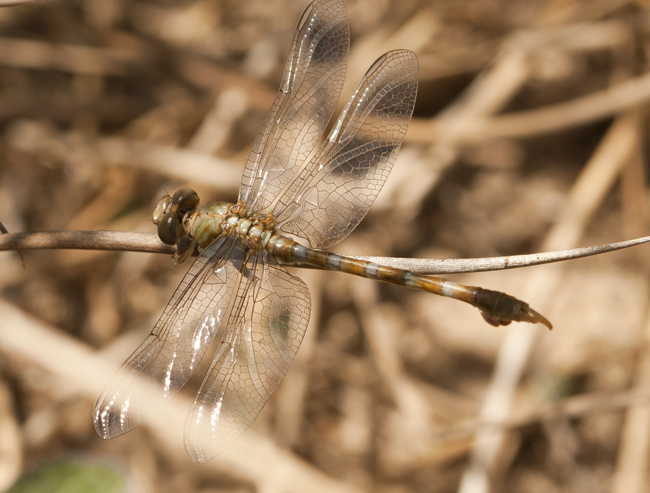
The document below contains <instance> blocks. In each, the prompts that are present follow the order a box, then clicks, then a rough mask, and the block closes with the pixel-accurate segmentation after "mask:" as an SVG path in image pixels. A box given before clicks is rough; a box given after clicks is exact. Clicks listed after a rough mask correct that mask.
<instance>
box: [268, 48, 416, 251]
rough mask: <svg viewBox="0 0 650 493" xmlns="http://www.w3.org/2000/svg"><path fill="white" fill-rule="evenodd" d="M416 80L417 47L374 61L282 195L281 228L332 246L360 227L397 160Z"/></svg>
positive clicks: (277, 209)
mask: <svg viewBox="0 0 650 493" xmlns="http://www.w3.org/2000/svg"><path fill="white" fill-rule="evenodd" d="M417 87H418V60H417V57H416V56H415V53H413V52H411V51H408V50H396V51H391V52H389V53H386V54H385V55H383V56H382V57H380V58H379V59H378V60H377V61H376V62H375V63H374V64H373V65H372V67H371V68H370V69H369V70H368V72H366V74H365V75H364V77H363V78H362V79H361V82H360V83H359V85H358V86H357V89H356V91H355V92H354V94H353V95H352V97H351V99H350V101H349V102H348V104H347V106H346V107H345V110H344V111H343V113H342V114H341V116H340V117H339V119H338V121H337V122H336V125H335V126H334V128H333V129H332V131H331V133H330V135H329V136H328V138H327V140H326V141H325V143H324V144H323V146H322V147H321V149H320V150H319V152H318V153H317V154H316V155H315V156H314V158H313V159H312V160H311V162H310V164H309V166H307V167H306V168H305V169H304V170H303V171H302V173H301V175H300V176H298V177H297V178H296V180H295V181H294V182H293V183H291V184H290V186H289V187H287V188H286V191H285V193H284V194H283V195H281V196H280V197H279V199H278V201H277V203H276V205H275V206H274V209H273V212H274V214H275V216H276V218H277V223H276V224H277V225H278V229H279V230H281V231H283V232H285V233H290V234H295V235H296V236H299V237H302V238H305V239H307V240H309V242H310V244H311V246H312V247H313V248H327V247H330V246H332V245H334V244H336V243H338V242H339V241H341V240H342V239H343V238H345V237H346V236H347V235H348V234H350V233H351V232H352V230H354V228H356V227H357V225H358V224H359V222H360V221H361V219H363V217H364V216H365V215H366V212H368V209H369V208H370V207H371V206H372V204H373V202H374V201H375V198H376V197H377V195H378V194H379V192H380V190H381V188H382V187H383V185H384V182H385V181H386V178H387V177H388V174H389V173H390V171H391V169H392V167H393V163H394V162H395V158H396V157H397V152H398V151H399V148H400V146H401V144H402V140H403V138H404V134H406V130H407V129H408V125H409V123H410V121H411V116H412V115H413V107H414V106H415V97H416V95H417Z"/></svg>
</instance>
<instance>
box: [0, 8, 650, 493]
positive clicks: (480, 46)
mask: <svg viewBox="0 0 650 493" xmlns="http://www.w3.org/2000/svg"><path fill="white" fill-rule="evenodd" d="M4 3H8V2H1V3H0V4H4ZM13 3H21V2H13ZM23 3H29V5H14V6H9V7H6V8H2V9H0V221H2V223H3V224H4V225H5V226H6V228H7V229H8V230H9V231H11V232H18V231H42V230H64V229H67V230H121V231H143V232H154V228H153V226H152V225H151V219H150V218H151V211H152V209H153V207H154V205H155V203H156V201H157V199H158V198H159V197H160V196H161V195H162V194H163V193H164V191H165V190H174V189H176V188H177V186H178V185H181V184H183V185H185V184H188V185H191V186H193V187H194V188H196V189H197V190H198V191H199V195H200V196H201V197H203V199H204V200H215V199H219V200H229V201H233V200H234V199H235V198H236V194H237V189H238V185H239V176H240V174H241V168H242V166H243V162H244V159H245V157H246V154H247V152H248V150H249V148H250V145H251V143H252V140H253V139H254V137H255V135H256V132H257V130H258V128H259V125H260V123H261V121H262V119H263V117H264V116H265V114H266V111H267V110H268V108H269V106H270V103H271V101H272V98H273V96H274V94H275V91H276V88H277V86H278V81H279V77H280V75H281V71H282V68H283V66H284V58H285V56H286V53H287V51H288V49H289V43H290V39H291V36H292V35H293V29H294V27H295V23H296V22H297V20H298V18H299V16H300V13H301V11H302V10H303V9H304V7H305V5H306V2H305V1H298V0H264V1H261V0H197V1H192V2H190V1H181V0H150V1H144V0H103V1H101V2H98V1H95V0H74V1H68V2H63V1H60V0H58V1H51V2H23ZM346 5H347V7H348V15H349V18H350V27H351V30H352V45H351V54H350V62H349V68H348V76H347V82H346V84H347V86H346V87H347V90H346V89H344V96H343V98H342V100H345V99H346V98H347V96H348V95H349V93H350V92H351V91H352V89H353V87H354V85H355V84H356V83H357V81H358V79H359V77H360V76H361V75H362V74H363V72H364V71H365V70H366V68H367V67H368V66H369V65H370V64H371V63H372V61H373V60H374V59H375V58H376V57H377V56H379V55H381V54H382V53H384V52H385V51H387V50H390V49H395V48H408V49H411V50H414V51H415V52H416V53H417V54H418V56H419V59H420V69H421V82H420V91H419V94H418V103H417V106H416V115H415V118H414V121H413V123H412V125H411V129H410V131H409V133H408V134H407V137H406V142H405V145H404V146H403V148H402V151H401V153H400V156H399V158H398V161H397V163H396V166H395V168H394V170H393V173H392V175H391V177H390V178H389V180H388V183H387V184H386V186H385V188H384V191H383V192H382V194H381V195H380V196H379V198H378V200H377V203H376V205H375V206H374V207H373V208H372V209H371V212H370V213H369V214H368V216H367V218H366V219H365V220H364V221H363V222H362V224H361V225H360V227H359V228H358V230H357V231H356V232H355V233H353V234H352V235H351V237H350V238H348V239H347V240H345V242H344V243H342V244H340V245H338V246H337V247H336V248H335V249H334V250H335V251H337V252H339V253H346V254H350V255H378V256H398V257H431V258H434V257H447V258H454V257H485V256H495V255H513V254H521V253H530V252H535V251H547V250H559V249H566V248H572V247H575V246H585V245H595V244H601V243H607V242H612V241H618V240H621V239H625V238H633V237H636V236H643V235H645V234H647V230H648V222H647V212H646V211H647V208H648V207H647V202H648V201H647V194H646V178H645V157H644V148H645V144H646V140H647V137H648V128H647V112H646V106H647V101H649V100H650V75H648V73H647V65H648V50H649V49H650V4H648V2H645V1H643V0H637V1H626V0H595V1H590V2H586V1H579V0H568V1H567V0H534V1H528V0H519V1H514V2H513V1H507V0H481V1H474V0H444V1H438V2H427V1H424V0H402V1H399V2H397V1H393V0H379V1H378V0H349V1H347V2H346ZM24 257H25V267H24V268H23V265H22V263H21V260H20V258H19V257H18V256H17V255H15V254H10V253H2V254H0V288H1V290H2V291H1V292H2V299H1V300H0V490H3V489H7V488H9V486H10V485H11V484H13V482H14V481H15V480H16V478H17V477H18V476H20V475H21V474H23V473H25V472H28V471H31V470H34V469H36V468H38V467H39V466H40V465H42V464H44V463H51V462H52V461H55V460H59V459H62V458H73V459H75V460H76V459H78V458H83V459H84V460H90V461H92V462H93V463H99V464H109V465H117V466H116V467H118V469H119V471H120V473H121V474H123V475H124V478H125V481H126V482H127V483H128V484H129V485H130V487H131V488H132V490H130V491H138V492H147V491H156V492H166V491H169V492H177V491H183V492H194V491H196V492H202V493H208V492H217V491H224V492H225V491H228V492H235V491H265V492H268V491H296V492H304V491H310V492H313V491H323V492H324V491H327V492H332V491H346V492H355V491H375V492H384V493H398V492H400V493H401V492H409V491H413V492H450V491H459V492H462V493H474V492H477V493H478V492H483V491H504V492H518V493H528V492H530V493H534V492H541V491H543V492H545V493H553V492H577V491H589V492H605V491H612V492H614V493H623V492H625V493H628V492H643V491H647V489H648V487H647V486H646V485H647V484H648V480H647V477H646V475H647V469H648V467H647V465H648V461H649V460H650V458H649V456H648V455H649V454H648V452H649V448H650V410H649V407H648V396H649V395H650V353H649V352H648V338H649V337H650V322H649V321H648V318H647V305H648V304H647V299H648V260H647V247H639V248H637V249H634V250H629V251H623V252H618V253H613V254H608V255H606V256H601V257H595V258H590V259H586V260H577V261H573V262H569V263H564V264H554V265H550V266H541V267H534V268H531V269H522V270H515V271H504V272H499V273H482V274H472V275H462V276H454V277H453V279H454V280H462V282H463V283H464V284H473V285H480V286H483V287H486V288H491V289H497V290H503V291H506V292H509V293H511V294H513V295H515V296H517V297H519V298H521V299H524V300H526V301H528V302H530V303H531V305H532V306H533V307H534V308H535V309H537V310H539V311H540V312H541V313H543V314H544V315H546V316H547V317H548V318H549V319H550V320H551V321H552V322H553V324H554V326H555V329H554V330H553V331H552V332H547V331H543V330H541V329H539V328H538V327H530V326H528V325H523V324H514V325H513V326H511V327H508V328H505V329H496V328H492V327H489V326H487V325H486V324H485V323H484V322H483V320H481V318H480V317H479V316H478V315H477V314H476V312H475V310H473V309H470V308H468V307H465V306H461V304H460V303H456V302H453V301H449V300H444V299H437V298H436V297H434V296H431V295H427V294H422V293H417V292H411V291H408V290H406V289H400V288H397V287H392V286H384V285H378V284H375V283H372V282H371V281H367V280H359V279H354V278H352V277H351V276H345V275H342V274H335V273H329V272H325V273H321V272H312V271H300V272H299V275H300V276H301V277H302V278H303V279H304V280H305V281H306V282H307V283H308V285H309V287H310V291H311V295H312V303H313V308H312V310H313V315H312V320H311V326H310V330H309V332H308V334H307V336H306V340H305V341H304V342H303V346H302V348H301V350H300V352H299V353H298V356H297V358H296V361H295V362H294V364H293V367H292V369H291V370H290V372H289V374H288V375H287V377H286V379H285V381H284V383H283V384H282V386H281V387H280V389H279V390H278V391H277V392H276V394H275V395H274V396H273V397H272V399H271V401H270V402H269V404H268V405H267V407H266V408H265V410H264V411H263V413H262V414H261V416H260V418H259V419H258V420H257V422H256V423H255V424H254V426H253V429H252V430H251V431H249V432H248V433H246V434H245V435H244V437H243V438H242V440H240V442H238V444H237V445H236V446H235V447H233V449H232V450H230V451H228V452H227V453H226V454H224V456H223V457H221V456H220V457H218V458H217V459H215V460H213V461H212V462H210V463H208V464H206V465H203V466H197V465H194V464H192V463H191V461H190V459H189V457H188V456H187V455H186V454H185V452H184V450H183V441H182V427H183V419H184V413H185V412H186V409H187V407H188V403H189V399H191V396H192V393H193V392H194V391H195V390H196V388H197V386H198V383H199V382H200V378H195V379H193V380H192V381H191V382H190V384H188V386H187V388H186V389H185V390H184V391H183V392H182V394H181V395H180V396H179V397H178V398H176V399H174V401H173V403H172V404H171V405H170V406H169V407H168V408H165V409H163V410H161V411H160V413H159V414H158V415H157V416H156V417H155V419H153V420H152V421H151V423H149V424H148V425H147V426H144V427H141V429H138V430H136V431H135V432H132V433H130V434H128V435H126V436H124V437H122V438H119V439H116V440H112V441H102V440H101V439H100V438H99V437H97V436H96V434H95V432H94V430H93V427H92V423H91V410H92V406H93V404H94V401H95V399H96V397H97V396H98V394H99V393H100V392H101V390H102V388H103V386H104V384H105V383H106V381H107V379H108V378H109V377H110V375H111V374H112V373H113V371H114V370H115V369H116V366H117V365H118V364H120V363H121V362H122V361H123V360H124V359H125V358H126V357H127V356H128V355H129V354H130V352H131V351H132V350H133V349H134V348H135V347H136V346H137V344H139V342H140V341H141V340H142V339H143V338H144V337H145V335H146V334H147V333H148V331H149V330H150V328H151V327H152V326H153V323H154V321H155V318H156V317H157V315H158V314H159V313H160V311H161V310H162V307H163V306H164V304H165V303H166V301H167V299H168V298H169V296H170V294H171V292H172V290H173V289H174V287H175V286H176V285H177V284H178V282H179V280H180V278H181V276H182V274H183V272H184V271H185V268H180V269H175V268H174V267H173V266H172V264H171V261H170V259H169V257H168V256H166V255H156V254H147V253H134V252H130V253H117V252H106V251H100V252H97V251H33V252H26V253H25V254H24ZM199 373H200V372H199Z"/></svg>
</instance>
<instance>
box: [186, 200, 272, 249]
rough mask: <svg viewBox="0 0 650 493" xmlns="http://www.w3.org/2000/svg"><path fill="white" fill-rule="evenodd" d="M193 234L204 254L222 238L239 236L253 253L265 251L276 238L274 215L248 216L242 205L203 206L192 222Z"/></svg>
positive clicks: (218, 204) (190, 223)
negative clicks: (205, 250)
mask: <svg viewBox="0 0 650 493" xmlns="http://www.w3.org/2000/svg"><path fill="white" fill-rule="evenodd" d="M188 225H189V226H191V231H190V234H191V235H192V236H193V237H194V238H195V239H196V241H197V242H198V246H199V249H200V250H202V249H204V248H206V247H207V246H208V245H210V244H211V243H212V242H213V241H214V240H216V239H217V238H218V237H220V236H237V237H238V238H239V239H240V240H241V241H242V243H243V244H244V246H245V247H246V248H248V249H251V250H257V251H259V250H262V249H263V248H265V246H266V244H267V243H268V241H269V239H270V238H271V237H272V236H273V235H275V218H274V217H273V215H272V214H258V213H249V212H247V211H246V208H245V207H244V206H243V204H241V203H238V204H228V203H225V202H216V203H214V204H209V205H206V206H203V207H202V208H201V210H199V211H198V212H196V213H195V215H194V217H192V218H190V219H189V221H188Z"/></svg>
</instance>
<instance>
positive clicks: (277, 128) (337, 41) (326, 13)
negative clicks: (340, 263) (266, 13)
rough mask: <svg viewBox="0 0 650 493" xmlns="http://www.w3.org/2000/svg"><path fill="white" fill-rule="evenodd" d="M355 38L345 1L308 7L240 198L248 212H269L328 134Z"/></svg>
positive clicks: (326, 1)
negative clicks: (352, 36)
mask: <svg viewBox="0 0 650 493" xmlns="http://www.w3.org/2000/svg"><path fill="white" fill-rule="evenodd" d="M349 38H350V35H349V28H348V19H347V14H346V11H345V5H344V3H343V0H322V1H316V2H313V3H312V4H310V5H309V7H307V9H306V10H305V12H304V14H303V16H302V18H301V19H300V22H299V23H298V28H297V30H296V34H295V36H294V40H293V44H292V47H291V52H290V53H289V59H288V60H287V64H286V67H285V72H284V76H283V78H282V84H281V86H280V90H279V91H278V94H277V96H276V98H275V101H274V102H273V106H272V107H271V111H270V112H269V114H268V116H267V117H266V120H265V121H264V124H263V125H262V128H261V130H260V132H259V134H258V136H257V139H256V140H255V143H254V144H253V148H252V150H251V153H250V155H249V157H248V161H247V163H246V167H245V168H244V174H243V177H242V183H241V189H240V192H239V199H240V201H241V202H243V203H244V205H245V206H246V209H247V210H249V211H251V212H255V211H260V210H263V209H265V208H267V207H269V205H270V204H271V202H272V201H273V199H274V198H275V197H276V196H277V195H278V194H279V193H280V192H281V191H282V190H283V189H284V188H285V187H286V185H287V184H288V183H289V182H290V181H291V180H292V179H293V178H294V176H295V175H296V173H297V172H298V170H299V169H300V168H301V167H302V166H303V165H304V163H305V161H306V160H307V158H308V157H309V155H310V153H311V151H312V150H313V149H314V147H315V145H316V143H317V142H318V140H319V139H320V137H321V135H322V134H323V132H324V131H325V127H326V126H327V123H328V122H329V120H330V118H331V116H332V113H333V111H334V109H335V108H336V104H337V102H338V99H339V96H340V94H341V88H342V87H343V81H344V79H345V68H346V63H347V58H348V49H349Z"/></svg>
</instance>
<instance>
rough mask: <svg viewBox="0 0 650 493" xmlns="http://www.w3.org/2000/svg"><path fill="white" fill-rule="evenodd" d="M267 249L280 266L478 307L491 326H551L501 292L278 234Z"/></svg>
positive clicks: (517, 301) (526, 306)
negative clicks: (311, 269) (305, 267)
mask: <svg viewBox="0 0 650 493" xmlns="http://www.w3.org/2000/svg"><path fill="white" fill-rule="evenodd" d="M266 248H267V251H268V252H269V253H270V254H271V255H272V256H273V258H275V259H276V260H277V261H278V262H279V263H285V264H290V263H297V264H308V265H312V266H314V267H318V268H320V269H325V270H333V271H338V272H347V273H348V274H353V275H355V276H359V277H366V278H369V279H374V280H377V281H382V282H387V283H390V284H397V285H399V286H407V287H410V288H415V289H419V290H421V291H426V292H428V293H433V294H437V295H439V296H445V297H448V298H453V299H456V300H459V301H464V302H465V303H469V304H470V305H472V306H474V307H476V308H478V309H479V311H480V312H481V315H482V316H483V318H484V319H485V320H486V321H487V322H488V323H489V324H491V325H494V326H499V325H508V324H510V322H513V321H515V322H532V323H537V322H539V323H543V324H544V325H546V326H547V327H548V328H551V327H552V326H551V323H550V322H549V321H548V320H547V319H546V318H545V317H544V316H542V315H541V314H539V313H537V312H536V311H535V310H533V309H532V308H530V306H529V305H528V303H525V302H523V301H521V300H519V299H517V298H515V297H513V296H510V295H508V294H506V293H502V292H500V291H492V290H489V289H483V288H479V287H474V286H464V285H462V284H458V283H455V282H451V281H448V280H447V279H442V278H440V277H432V276H424V275H420V274H416V273H414V272H409V271H407V270H403V269H398V268H394V267H388V266H385V265H380V264H376V263H374V262H369V261H366V260H359V259H355V258H350V257H345V256H343V255H337V254H336V253H330V252H321V251H319V250H312V249H311V248H307V247H305V246H303V245H301V244H299V243H297V242H295V241H293V240H291V239H290V238H286V237H284V236H280V235H273V237H272V238H271V239H270V240H269V242H268V244H267V246H266Z"/></svg>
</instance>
